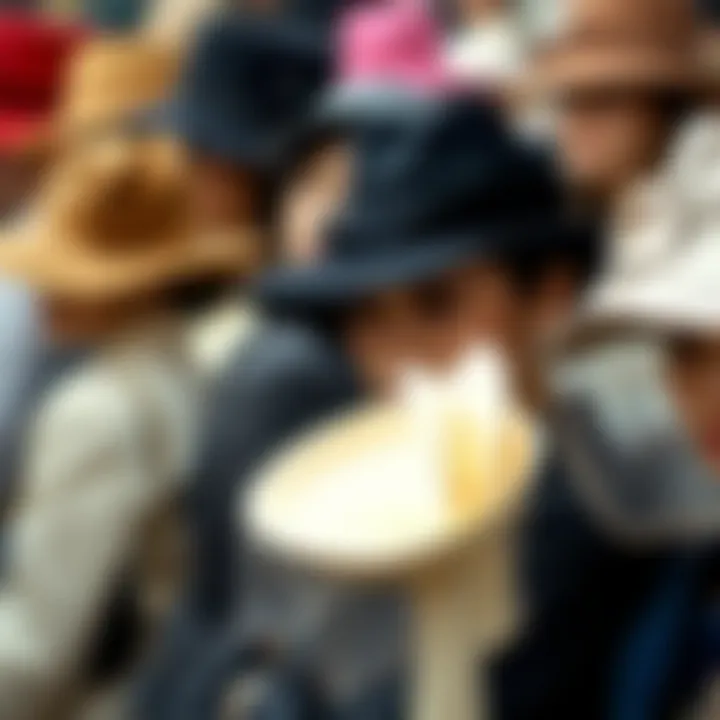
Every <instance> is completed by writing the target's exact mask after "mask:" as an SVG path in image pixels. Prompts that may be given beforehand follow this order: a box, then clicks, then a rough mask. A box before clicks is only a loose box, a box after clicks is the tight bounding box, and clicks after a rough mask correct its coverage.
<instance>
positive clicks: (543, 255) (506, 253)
mask: <svg viewBox="0 0 720 720" xmlns="http://www.w3.org/2000/svg"><path fill="white" fill-rule="evenodd" d="M529 238H532V240H529ZM598 255H599V247H598V237H597V233H596V231H595V228H593V227H591V226H588V225H587V224H585V223H582V222H581V223H577V222H574V221H564V220H562V219H558V218H551V219H546V218H537V219H535V220H530V219H528V218H525V219H524V220H523V222H522V223H520V224H519V225H518V226H516V227H510V228H506V229H505V230H502V229H500V228H496V229H494V230H489V231H487V230H486V231H485V232H483V231H482V230H480V229H478V230H477V231H476V232H473V233H471V234H465V235H462V236H458V237H453V236H450V237H438V238H437V239H436V240H435V241H434V242H433V243H432V245H428V246H427V247H410V248H408V247H402V245H400V246H399V247H398V250H396V251H394V252H392V253H390V252H388V253H386V254H381V255H380V256H378V257H373V258H372V259H368V260H363V259H361V258H357V259H354V258H353V259H348V260H339V259H336V260H333V259H327V260H323V261H321V262H320V263H318V264H316V265H312V266H307V267H290V268H284V269H283V268H281V269H277V270H273V271H271V272H270V273H269V274H268V275H266V276H265V277H264V278H262V279H261V280H260V281H259V282H258V283H257V284H256V285H255V287H254V288H253V291H254V295H255V296H256V297H257V299H258V300H259V302H260V304H261V305H262V306H263V307H265V308H266V309H267V310H269V311H270V312H278V313H280V314H288V313H289V314H306V313H309V314H313V313H320V314H323V313H326V312H333V311H334V310H342V309H344V308H347V307H348V306H350V305H352V304H353V303H355V302H357V301H360V300H362V299H363V298H365V297H367V296H368V295H372V294H373V293H376V292H379V291H382V290H385V289H387V288H392V287H397V286H401V285H409V284H412V283H415V282H422V281H424V280H429V279H432V278H434V277H437V276H440V275H442V274H444V273H446V272H449V271H451V270H453V269H454V268H456V267H459V266H462V265H463V264H464V263H467V262H469V261H472V260H475V261H478V262H482V261H484V260H489V259H490V260H492V259H496V258H499V257H500V258H502V257H506V258H509V257H515V258H516V260H517V265H518V267H522V266H524V265H525V266H527V267H531V266H539V265H542V264H543V263H544V261H545V260H546V259H551V258H554V257H558V258H571V259H572V260H573V261H576V262H577V263H578V265H579V266H581V267H582V269H583V272H584V273H591V272H592V270H593V269H594V267H595V266H596V264H597V262H598V259H599V258H598Z"/></svg>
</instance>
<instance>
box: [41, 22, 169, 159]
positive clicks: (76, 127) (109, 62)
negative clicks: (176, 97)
mask: <svg viewBox="0 0 720 720" xmlns="http://www.w3.org/2000/svg"><path fill="white" fill-rule="evenodd" d="M180 60H181V57H180V51H179V49H178V48H177V47H176V46H175V45H173V44H171V43H164V42H161V41H159V40H156V39H154V38H151V37H148V36H145V35H131V36H117V37H103V38H99V39H97V40H94V41H91V42H89V43H87V44H86V46H85V47H84V48H83V49H82V50H81V51H80V52H79V53H78V54H77V55H76V57H75V58H74V61H73V62H72V63H71V64H70V68H69V70H68V73H67V77H66V81H65V88H64V92H63V94H62V97H61V101H60V106H59V109H58V113H57V118H56V122H55V135H56V138H55V139H56V141H57V142H58V143H60V144H61V145H63V144H67V143H68V142H70V143H73V142H76V141H78V140H79V141H82V140H84V139H85V138H87V137H92V136H93V135H94V134H96V133H100V132H102V131H103V130H105V129H116V128H117V126H119V125H122V123H123V122H125V121H127V120H128V119H130V118H131V117H132V116H133V115H134V114H135V113H137V112H138V111H140V110H142V109H143V108H146V107H148V106H151V105H153V104H155V103H157V102H159V101H161V100H162V99H163V98H165V97H166V96H167V94H168V93H169V92H170V91H171V90H172V87H173V85H174V83H175V81H176V79H177V76H178V73H179V68H180Z"/></svg>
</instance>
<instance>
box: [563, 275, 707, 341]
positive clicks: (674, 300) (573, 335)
mask: <svg viewBox="0 0 720 720" xmlns="http://www.w3.org/2000/svg"><path fill="white" fill-rule="evenodd" d="M668 290H669V291H668V292H667V294H664V295H658V294H653V293H643V292H642V291H640V292H637V293H634V294H632V295H629V296H623V295H621V294H617V295H615V294H614V293H613V288H612V287H608V289H607V293H605V294H603V295H602V296H600V297H598V298H597V299H595V300H593V299H592V298H591V300H590V302H589V303H588V305H587V306H586V307H585V309H584V310H581V311H580V313H579V314H578V316H577V318H576V319H575V320H574V321H573V322H572V323H571V325H570V326H569V328H568V330H567V332H566V333H565V334H564V336H563V337H562V341H561V347H562V350H563V351H564V352H565V353H575V352H579V351H583V350H587V349H589V348H592V347H594V346H598V345H601V344H603V343H606V342H609V341H612V340H614V339H617V338H619V337H624V336H629V335H633V336H637V335H644V336H648V335H652V336H671V335H685V334H692V335H694V334H698V335H711V334H718V333H720V298H717V299H716V301H715V302H713V298H711V297H708V296H704V297H700V296H695V297H689V295H688V294H687V293H685V294H682V293H680V292H677V291H673V288H669V289H668Z"/></svg>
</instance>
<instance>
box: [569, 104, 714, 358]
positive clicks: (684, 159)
mask: <svg viewBox="0 0 720 720" xmlns="http://www.w3.org/2000/svg"><path fill="white" fill-rule="evenodd" d="M718 238H720V117H718V116H717V115H716V114H713V113H706V114H701V115H699V116H697V117H696V118H695V119H694V120H692V121H690V122H689V123H688V124H687V126H686V127H685V128H684V129H683V131H682V132H681V133H680V135H679V137H678V139H677V141H676V143H675V144H674V145H673V147H672V148H671V152H670V156H669V159H668V161H667V162H666V164H665V166H664V167H663V168H662V170H661V172H660V173H659V174H658V175H657V177H656V178H654V179H653V180H652V181H651V182H650V184H649V185H646V186H643V187H639V188H637V189H636V191H635V192H633V193H631V195H630V196H629V197H628V200H627V203H626V204H625V206H624V207H623V209H622V212H621V213H620V216H619V217H618V218H617V221H616V229H615V232H614V237H612V238H611V248H612V249H614V252H611V258H610V260H611V262H610V266H609V268H608V272H607V274H606V276H605V277H604V278H601V280H600V281H599V282H598V284H597V286H596V287H595V288H594V289H593V290H592V291H591V292H590V294H589V297H588V299H587V302H586V304H585V307H584V308H583V309H582V311H581V312H580V314H579V316H578V318H577V320H576V322H575V323H574V325H573V327H572V328H571V331H570V333H569V335H568V338H567V340H568V343H569V346H570V347H571V348H578V347H586V346H587V345H588V344H589V343H592V344H594V343H596V342H598V341H600V340H603V339H605V338H607V337H608V336H614V335H616V334H618V333H622V332H626V331H627V332H631V333H634V332H637V331H642V332H652V333H655V332H691V331H698V332H703V333H704V332H720V242H718Z"/></svg>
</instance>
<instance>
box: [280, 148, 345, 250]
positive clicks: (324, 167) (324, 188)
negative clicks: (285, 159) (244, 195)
mask: <svg viewBox="0 0 720 720" xmlns="http://www.w3.org/2000/svg"><path fill="white" fill-rule="evenodd" d="M350 156H351V153H350V149H349V148H348V147H346V146H345V145H344V144H343V143H341V142H336V143H333V144H330V145H326V146H325V147H323V148H321V149H320V150H319V151H318V152H316V153H314V154H313V156H312V157H311V158H310V160H309V161H308V162H307V163H306V164H305V165H304V166H303V167H301V168H300V170H299V172H298V174H297V176H296V177H295V178H294V179H293V180H292V181H291V182H290V184H289V187H288V189H287V191H286V193H285V196H284V197H283V199H282V207H281V210H280V213H281V218H280V223H281V233H282V238H283V253H284V255H285V259H286V260H287V261H288V262H289V263H292V264H305V263H308V262H312V261H313V260H314V259H315V258H317V256H318V254H319V252H320V249H321V248H320V242H321V240H322V237H323V235H324V232H325V230H326V229H327V224H328V220H330V219H331V218H332V216H333V214H334V212H335V211H336V210H337V208H338V207H339V206H340V205H341V203H342V202H343V201H344V199H345V197H346V194H347V191H348V185H349V182H350V171H351V164H350V160H351V157H350Z"/></svg>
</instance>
